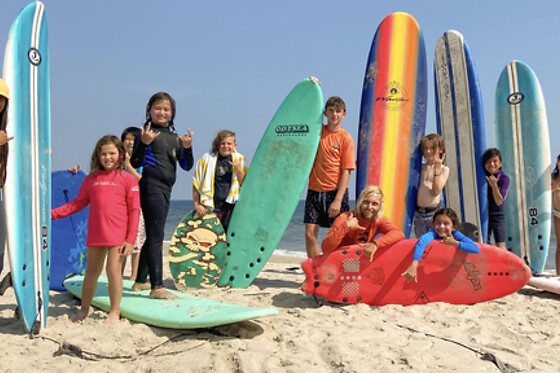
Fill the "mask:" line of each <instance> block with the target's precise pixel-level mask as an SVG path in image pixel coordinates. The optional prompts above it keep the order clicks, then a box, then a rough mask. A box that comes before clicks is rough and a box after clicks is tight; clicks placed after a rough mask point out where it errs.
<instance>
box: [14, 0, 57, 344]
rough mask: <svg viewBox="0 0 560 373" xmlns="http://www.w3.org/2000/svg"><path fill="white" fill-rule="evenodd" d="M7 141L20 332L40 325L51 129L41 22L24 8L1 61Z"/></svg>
mask: <svg viewBox="0 0 560 373" xmlns="http://www.w3.org/2000/svg"><path fill="white" fill-rule="evenodd" d="M3 74H4V78H5V80H6V83H7V84H8V87H9V88H10V107H9V111H8V118H9V119H8V126H7V132H8V133H9V134H10V136H13V137H14V139H13V140H12V141H10V154H9V157H8V166H7V178H6V184H5V186H4V197H5V201H4V204H5V206H6V216H7V228H8V250H9V254H10V265H11V271H12V281H13V284H14V285H13V286H14V289H15V293H16V297H17V301H18V304H19V310H20V313H21V315H22V318H23V321H24V323H25V327H26V328H27V330H28V331H30V332H34V333H36V332H39V330H41V329H42V328H44V327H45V326H46V321H47V309H48V305H49V276H50V233H51V232H50V231H51V219H50V210H51V159H50V153H51V124H50V81H49V51H48V39H47V21H46V18H45V14H44V7H43V4H42V3H41V2H39V1H37V2H35V1H34V2H32V3H30V4H29V5H27V6H26V7H25V8H24V9H23V10H22V11H21V12H20V13H19V15H18V16H17V18H16V20H15V21H14V23H13V24H12V28H11V29H10V34H9V36H8V42H7V45H6V53H5V56H4V72H3Z"/></svg>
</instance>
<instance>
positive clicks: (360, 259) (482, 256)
mask: <svg viewBox="0 0 560 373" xmlns="http://www.w3.org/2000/svg"><path fill="white" fill-rule="evenodd" d="M416 242H417V240H415V239H414V240H412V239H409V240H402V241H399V242H397V243H396V244H394V245H393V246H390V247H385V248H382V249H379V250H377V252H376V253H375V256H374V257H373V261H370V258H369V256H367V255H363V247H361V246H359V245H354V246H346V247H342V248H340V249H339V250H336V251H333V252H332V253H331V254H329V255H320V256H317V257H315V258H311V259H307V260H306V261H304V262H303V263H302V264H301V267H302V269H303V271H304V272H305V282H304V283H303V285H302V290H303V291H304V292H306V293H308V294H313V295H315V296H318V297H321V298H325V299H327V300H329V301H332V302H337V303H346V304H352V303H366V304H371V305H376V306H383V305H386V304H401V305H404V306H408V305H413V304H425V303H431V302H446V303H451V304H473V303H479V302H484V301H488V300H491V299H496V298H500V297H503V296H506V295H508V294H511V293H513V292H515V291H517V290H519V289H521V288H522V287H523V286H524V285H525V284H527V282H528V281H529V278H530V277H531V272H530V270H529V268H528V267H527V265H525V263H524V262H523V260H521V259H520V258H519V257H517V256H515V255H513V254H512V253H510V252H508V251H506V250H500V249H498V248H496V247H494V246H490V245H487V244H482V243H480V244H478V245H479V247H480V253H478V254H469V253H466V252H464V251H461V250H458V249H456V248H454V247H452V246H447V245H444V244H442V243H441V242H439V241H437V240H434V241H432V242H431V243H430V244H429V245H428V247H426V250H425V251H424V254H423V256H422V260H421V261H420V264H419V265H418V272H417V279H418V282H416V281H407V280H406V278H405V277H403V276H402V274H403V273H404V272H405V271H406V270H407V268H408V267H409V266H410V264H411V263H412V254H413V252H414V245H415V244H416Z"/></svg>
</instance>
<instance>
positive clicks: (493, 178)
mask: <svg viewBox="0 0 560 373" xmlns="http://www.w3.org/2000/svg"><path fill="white" fill-rule="evenodd" d="M486 180H487V181H488V184H490V187H491V188H492V189H495V188H498V180H500V178H499V177H496V176H494V175H490V176H486Z"/></svg>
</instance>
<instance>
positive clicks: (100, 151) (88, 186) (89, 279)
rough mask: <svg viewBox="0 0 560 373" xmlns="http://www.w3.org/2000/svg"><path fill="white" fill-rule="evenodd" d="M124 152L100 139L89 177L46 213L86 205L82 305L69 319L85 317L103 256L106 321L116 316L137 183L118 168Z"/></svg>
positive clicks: (136, 208)
mask: <svg viewBox="0 0 560 373" xmlns="http://www.w3.org/2000/svg"><path fill="white" fill-rule="evenodd" d="M124 159H125V150H124V146H123V144H122V142H121V141H120V140H119V139H118V137H116V136H111V135H107V136H103V137H102V138H101V139H100V140H99V141H98V142H97V144H96V145H95V149H94V151H93V154H92V155H91V166H90V168H91V169H90V173H89V174H88V175H87V176H86V178H85V179H84V182H83V183H82V186H81V188H80V192H79V193H78V196H77V197H76V199H74V200H72V201H70V202H68V203H66V204H64V205H62V206H60V207H57V208H55V209H53V210H51V219H53V220H55V219H60V218H64V217H66V216H69V215H72V214H74V213H76V212H78V211H80V210H82V209H83V208H84V207H86V206H87V205H88V204H89V205H90V210H89V218H88V235H87V242H86V245H87V267H86V274H85V278H84V284H83V288H82V306H81V308H80V310H79V311H78V312H77V313H76V314H75V315H74V317H73V318H72V320H73V321H74V322H80V321H82V320H83V319H85V318H86V317H87V315H88V314H89V309H90V305H91V301H92V299H93V295H94V293H95V288H96V287H97V280H98V278H99V275H100V274H101V271H102V270H103V263H104V262H105V257H107V266H106V271H107V278H108V282H109V299H110V301H111V309H110V311H109V317H108V318H107V320H106V322H109V323H111V322H116V321H118V320H119V316H120V303H121V296H122V274H121V264H122V257H123V256H127V255H130V253H131V252H132V249H133V247H134V241H135V240H136V234H137V231H138V216H139V214H140V202H139V190H138V181H137V180H136V178H135V177H134V176H132V175H131V174H129V173H127V172H124V171H123V170H122V164H123V162H124Z"/></svg>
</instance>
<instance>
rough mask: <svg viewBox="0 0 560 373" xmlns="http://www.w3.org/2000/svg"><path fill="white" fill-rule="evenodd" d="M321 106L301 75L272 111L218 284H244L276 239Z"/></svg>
mask: <svg viewBox="0 0 560 373" xmlns="http://www.w3.org/2000/svg"><path fill="white" fill-rule="evenodd" d="M322 110H323V94H322V92H321V87H320V86H319V84H317V83H314V82H312V81H311V80H310V79H305V80H303V81H301V82H299V83H298V84H297V85H296V86H295V87H294V88H293V89H292V91H291V92H290V93H289V94H288V96H287V97H286V98H285V99H284V102H282V104H281V105H280V107H279V108H278V110H277V111H276V114H274V117H273V118H272V120H271V121H270V124H269V125H268V127H267V129H266V130H265V132H264V134H263V137H262V138H261V141H260V143H259V146H258V147H257V150H256V151H255V155H254V156H253V159H252V161H251V166H250V167H249V171H248V173H247V176H246V177H245V180H244V181H243V186H242V187H241V193H240V195H239V201H238V202H237V204H236V205H235V209H234V210H233V214H232V217H231V222H230V224H229V226H228V231H227V241H228V250H227V258H226V263H225V266H224V271H223V272H222V275H221V277H220V280H219V281H218V285H219V286H228V285H230V286H232V287H238V288H246V287H247V286H249V285H250V284H251V282H253V280H254V279H255V277H256V276H257V275H258V274H259V272H260V271H261V269H262V268H263V267H264V265H265V264H266V262H267V261H268V259H269V258H270V256H271V255H272V252H273V251H274V249H275V248H276V245H277V244H278V242H280V239H281V238H282V235H283V234H284V231H285V230H286V228H287V227H288V224H289V223H290V219H291V217H292V215H293V213H294V211H295V209H296V207H297V204H298V202H299V199H300V197H301V195H302V193H303V191H304V189H305V186H306V185H307V181H308V179H309V173H310V172H311V167H312V166H313V161H314V159H315V154H316V153H317V147H318V145H319V140H320V136H321V126H322V119H323V117H322Z"/></svg>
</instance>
